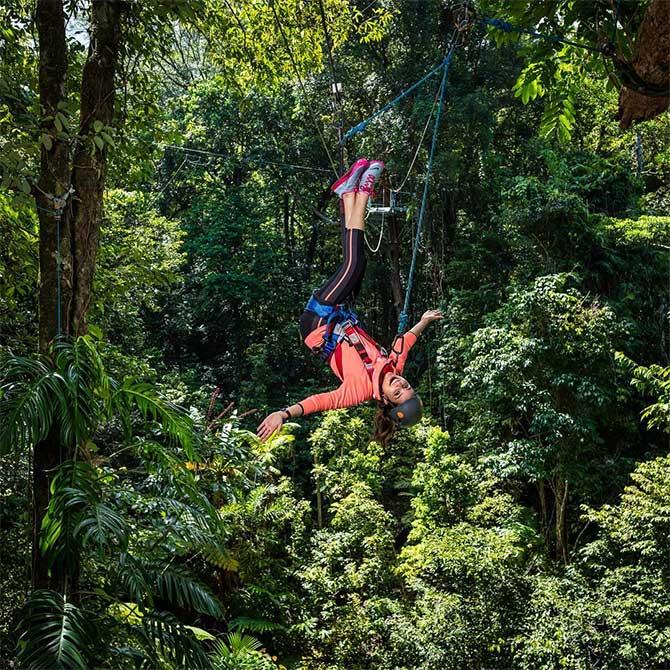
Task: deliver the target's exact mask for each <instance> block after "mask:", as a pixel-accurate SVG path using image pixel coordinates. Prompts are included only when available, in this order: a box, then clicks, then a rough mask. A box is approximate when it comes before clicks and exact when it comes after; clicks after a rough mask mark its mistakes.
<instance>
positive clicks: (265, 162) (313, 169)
mask: <svg viewBox="0 0 670 670" xmlns="http://www.w3.org/2000/svg"><path fill="white" fill-rule="evenodd" d="M147 144H150V145H151V146H155V147H158V148H159V149H164V148H168V149H176V150H178V151H186V152H192V153H196V154H204V155H206V156H215V157H217V158H225V159H227V160H231V159H234V156H230V155H226V154H221V153H217V152H216V151H208V150H205V149H193V148H191V147H182V146H179V145H178V144H151V143H149V142H147ZM237 160H238V162H240V163H259V164H260V165H277V166H279V167H287V168H291V169H294V170H305V171H307V172H327V173H328V174H330V170H326V169H325V168H318V167H311V166H309V165H296V164H295V163H279V162H277V161H270V160H266V159H265V158H253V157H248V158H243V159H241V160H240V159H237Z"/></svg>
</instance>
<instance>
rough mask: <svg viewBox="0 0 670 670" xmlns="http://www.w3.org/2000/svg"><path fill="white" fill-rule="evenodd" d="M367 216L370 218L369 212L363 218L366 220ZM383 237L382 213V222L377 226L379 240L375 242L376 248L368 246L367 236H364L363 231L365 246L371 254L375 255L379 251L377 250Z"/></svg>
mask: <svg viewBox="0 0 670 670" xmlns="http://www.w3.org/2000/svg"><path fill="white" fill-rule="evenodd" d="M368 216H370V212H368V214H367V215H366V217H365V218H366V219H367V218H368ZM383 236H384V212H382V222H381V225H380V226H379V239H378V240H377V246H376V247H375V248H374V249H373V248H372V247H371V246H370V243H369V242H368V236H367V235H366V234H365V231H363V238H364V239H365V244H366V245H367V247H368V249H369V250H370V251H371V252H372V253H373V254H376V253H377V252H378V251H379V248H380V247H381V245H382V237H383Z"/></svg>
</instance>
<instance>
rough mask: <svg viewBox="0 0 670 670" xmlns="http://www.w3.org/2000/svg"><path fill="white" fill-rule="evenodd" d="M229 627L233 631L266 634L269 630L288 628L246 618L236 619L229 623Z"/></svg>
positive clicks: (272, 622) (270, 622)
mask: <svg viewBox="0 0 670 670" xmlns="http://www.w3.org/2000/svg"><path fill="white" fill-rule="evenodd" d="M228 627H229V628H230V629H231V630H233V631H244V630H251V631H254V633H265V632H267V631H269V630H286V627H285V626H282V625H281V624H280V623H275V622H274V621H264V620H263V619H252V618H251V617H246V616H238V617H235V618H234V619H233V620H232V621H230V622H229V623H228Z"/></svg>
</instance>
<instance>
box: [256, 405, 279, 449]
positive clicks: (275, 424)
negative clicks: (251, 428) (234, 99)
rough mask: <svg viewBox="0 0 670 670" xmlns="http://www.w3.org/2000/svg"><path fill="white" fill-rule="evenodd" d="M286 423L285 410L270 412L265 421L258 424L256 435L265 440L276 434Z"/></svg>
mask: <svg viewBox="0 0 670 670" xmlns="http://www.w3.org/2000/svg"><path fill="white" fill-rule="evenodd" d="M283 425H284V412H272V414H268V415H267V416H266V417H265V419H264V420H263V423H261V425H260V426H258V430H257V431H256V435H258V437H259V438H260V439H261V441H263V442H265V440H267V439H268V438H269V437H271V436H272V435H274V434H275V433H276V432H277V431H278V430H279V429H280V428H281V427H282V426H283Z"/></svg>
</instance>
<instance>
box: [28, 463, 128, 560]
mask: <svg viewBox="0 0 670 670" xmlns="http://www.w3.org/2000/svg"><path fill="white" fill-rule="evenodd" d="M102 497H103V489H102V485H101V483H100V475H99V474H98V472H97V470H96V469H95V468H94V467H93V466H92V465H90V464H89V463H86V462H85V461H71V460H69V461H65V462H64V463H62V464H61V466H60V467H59V468H58V470H57V471H56V474H55V475H54V477H53V479H52V481H51V497H50V499H49V505H48V507H47V513H46V514H45V516H44V519H43V521H42V532H41V534H40V545H41V549H42V552H43V553H44V555H45V556H46V557H47V559H48V560H49V562H50V564H52V565H54V564H65V563H67V562H68V561H69V560H71V559H72V558H74V556H72V554H75V553H77V552H78V550H79V548H86V547H87V546H88V545H90V544H91V543H94V544H95V545H96V547H97V549H98V552H99V554H100V555H101V556H102V555H103V554H105V552H107V551H109V550H112V549H113V550H116V551H118V550H121V551H123V550H125V547H126V546H127V545H128V529H127V527H126V524H125V521H124V520H123V519H122V517H121V516H120V514H119V513H118V512H117V511H116V510H114V509H112V508H111V507H109V506H107V505H105V504H104V502H103V501H102Z"/></svg>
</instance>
